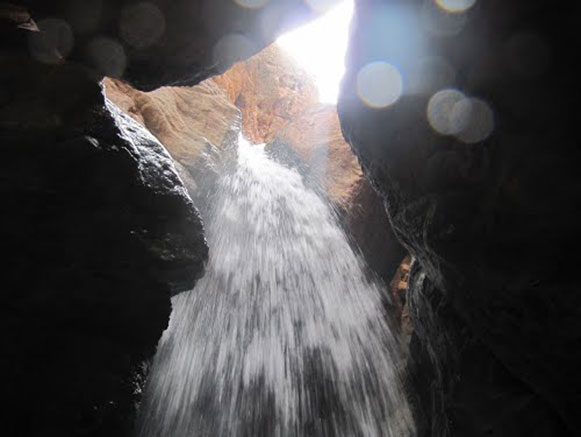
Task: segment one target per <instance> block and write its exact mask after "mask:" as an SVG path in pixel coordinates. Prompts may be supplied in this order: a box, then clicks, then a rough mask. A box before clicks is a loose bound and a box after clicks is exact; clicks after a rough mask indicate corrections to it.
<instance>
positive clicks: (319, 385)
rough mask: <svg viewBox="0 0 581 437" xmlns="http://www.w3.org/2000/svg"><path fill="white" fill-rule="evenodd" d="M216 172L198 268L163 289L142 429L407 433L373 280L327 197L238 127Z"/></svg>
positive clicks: (392, 350)
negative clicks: (193, 276) (184, 283)
mask: <svg viewBox="0 0 581 437" xmlns="http://www.w3.org/2000/svg"><path fill="white" fill-rule="evenodd" d="M218 184H219V187H218V189H217V193H216V196H215V199H214V202H213V207H212V211H211V212H210V213H209V214H207V215H208V217H207V219H206V227H207V229H206V230H207V238H208V242H209V245H210V259H209V262H208V266H207V271H206V275H205V276H204V277H203V278H202V279H201V280H200V281H199V282H198V284H197V285H196V287H195V289H194V290H192V291H190V292H189V293H185V294H182V295H179V296H177V297H175V298H174V301H173V304H174V311H173V314H172V318H171V321H170V326H169V328H168V329H167V331H166V332H165V333H164V335H163V337H162V339H161V341H160V344H159V349H158V352H157V355H156V356H155V359H154V362H153V364H152V368H151V372H150V375H149V380H148V383H147V387H146V390H145V394H144V400H143V402H142V406H141V411H140V420H139V425H138V428H139V434H140V436H142V437H154V436H155V437H158V436H159V437H161V436H163V437H193V436H212V437H214V436H249V437H254V436H265V437H266V436H268V437H271V436H349V437H351V436H388V437H408V436H411V435H413V434H414V430H413V424H412V420H411V415H410V412H409V408H408V405H407V402H406V399H405V396H404V394H403V392H402V388H401V383H400V380H399V377H398V375H397V372H396V365H397V362H398V361H399V358H398V353H399V352H398V347H397V345H396V341H395V339H394V338H393V336H392V334H391V333H390V331H389V328H388V326H387V325H386V323H385V315H384V314H383V313H382V305H381V303H380V291H379V289H378V287H377V286H376V285H375V284H374V283H373V282H370V281H369V280H368V279H367V278H366V277H365V274H364V272H363V268H362V267H363V266H362V263H361V260H360V259H359V258H358V256H357V255H356V254H355V253H354V252H353V250H352V249H351V247H350V246H349V243H348V240H347V238H346V236H345V234H344V233H343V231H342V230H341V228H340V227H339V225H338V224H337V222H336V220H335V217H334V214H333V212H332V209H331V207H330V206H329V205H328V204H327V203H326V202H325V201H324V200H323V199H321V198H320V197H319V196H318V195H317V194H315V192H314V191H312V190H310V189H307V188H306V187H305V186H304V184H303V181H302V179H301V176H300V175H299V174H298V173H297V172H296V171H294V170H290V169H287V168H285V167H283V166H281V165H279V164H278V163H276V162H274V161H272V160H271V159H269V157H268V156H267V155H266V153H265V151H264V147H263V146H252V145H249V144H248V143H247V142H246V141H245V140H244V139H241V140H240V144H239V148H238V166H237V168H236V169H235V170H234V171H233V172H230V173H229V174H226V175H224V176H223V177H222V178H221V179H220V181H219V182H218Z"/></svg>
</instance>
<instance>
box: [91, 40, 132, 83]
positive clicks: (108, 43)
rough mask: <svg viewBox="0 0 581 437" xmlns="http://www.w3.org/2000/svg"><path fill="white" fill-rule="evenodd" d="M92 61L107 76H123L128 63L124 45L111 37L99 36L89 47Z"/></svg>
mask: <svg viewBox="0 0 581 437" xmlns="http://www.w3.org/2000/svg"><path fill="white" fill-rule="evenodd" d="M87 54H88V56H89V59H90V61H91V63H92V64H93V65H94V66H95V67H96V68H97V69H98V70H99V71H100V72H101V73H103V74H104V75H105V76H110V77H121V76H122V75H123V72H124V71H125V67H126V65H127V58H126V56H125V50H124V49H123V46H122V45H121V44H119V43H118V42H117V41H114V40H112V39H110V38H104V37H97V38H95V39H93V40H92V41H91V42H90V43H89V45H88V48H87Z"/></svg>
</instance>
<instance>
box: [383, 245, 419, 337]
mask: <svg viewBox="0 0 581 437" xmlns="http://www.w3.org/2000/svg"><path fill="white" fill-rule="evenodd" d="M411 263H412V259H411V256H409V255H406V256H405V257H404V259H403V260H402V261H401V263H400V264H399V266H398V268H397V270H396V272H395V274H394V275H393V278H392V279H391V282H390V283H389V290H390V291H391V295H392V297H393V300H394V302H395V307H396V310H397V313H396V314H397V319H398V322H399V326H400V328H401V331H402V332H403V334H404V335H405V336H406V337H407V338H409V337H410V336H411V335H412V334H413V332H414V327H413V324H412V321H411V318H410V311H409V301H408V298H407V295H408V289H409V276H410V264H411Z"/></svg>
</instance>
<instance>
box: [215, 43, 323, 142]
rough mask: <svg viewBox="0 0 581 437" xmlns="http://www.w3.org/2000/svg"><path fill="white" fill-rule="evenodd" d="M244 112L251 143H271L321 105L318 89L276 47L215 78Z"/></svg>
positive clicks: (245, 126) (244, 125) (243, 121)
mask: <svg viewBox="0 0 581 437" xmlns="http://www.w3.org/2000/svg"><path fill="white" fill-rule="evenodd" d="M212 80H213V81H215V82H216V83H217V84H218V85H219V86H221V87H222V88H223V89H224V90H226V93H227V94H228V97H229V99H230V101H231V102H232V103H234V104H235V105H236V106H237V107H238V108H239V109H240V111H241V112H242V124H243V132H244V134H245V136H246V138H248V139H249V140H250V141H251V142H253V143H256V144H262V143H269V142H270V141H272V139H273V138H274V136H275V135H276V134H277V132H279V131H280V130H281V129H282V128H284V127H285V126H286V125H288V124H289V123H290V122H291V121H293V120H294V119H295V118H296V117H297V116H299V115H301V114H302V113H303V112H305V111H306V110H307V109H308V108H311V107H313V106H315V105H316V104H317V101H318V97H317V89H316V86H315V84H314V82H313V80H312V79H311V78H310V76H309V75H308V74H307V73H306V72H305V71H303V70H302V69H300V68H299V67H298V66H297V65H296V63H295V62H294V61H293V60H292V59H290V58H289V57H288V56H287V55H286V54H285V53H284V52H283V51H282V50H281V49H279V48H278V47H277V46H276V44H272V45H270V46H269V47H267V48H266V49H264V50H263V51H262V52H260V53H259V54H258V55H256V56H253V57H252V58H250V59H248V60H247V61H245V62H239V63H238V64H236V65H234V66H233V67H232V68H231V69H230V70H228V71H227V72H226V73H224V74H222V75H221V76H216V77H214V78H213V79H212Z"/></svg>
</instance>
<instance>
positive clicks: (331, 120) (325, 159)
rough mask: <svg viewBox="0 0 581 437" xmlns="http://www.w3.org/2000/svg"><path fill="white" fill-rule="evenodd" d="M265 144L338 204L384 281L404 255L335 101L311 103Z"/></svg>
mask: <svg viewBox="0 0 581 437" xmlns="http://www.w3.org/2000/svg"><path fill="white" fill-rule="evenodd" d="M267 150H269V152H270V153H271V154H272V155H273V156H274V157H275V158H277V159H280V160H282V161H283V162H284V163H286V164H291V165H293V166H295V167H296V168H297V169H298V170H299V172H300V173H301V174H303V176H304V177H305V180H306V181H307V183H309V184H311V185H312V186H313V187H314V188H315V189H317V190H319V191H320V192H321V194H322V195H324V196H325V197H327V198H328V199H329V200H330V201H331V203H332V204H333V205H334V206H335V208H336V210H337V213H338V217H339V219H340V220H341V222H342V224H343V225H344V227H345V228H346V230H347V233H348V235H349V236H350V237H351V238H352V240H353V242H354V243H355V245H356V246H357V247H358V248H359V249H360V250H361V252H362V255H363V257H364V258H365V260H366V261H367V264H368V265H369V267H370V268H371V269H372V270H373V271H374V272H376V273H377V274H378V275H379V276H380V277H381V278H382V279H383V280H384V281H385V282H386V283H387V282H389V281H390V280H391V278H392V275H393V273H394V271H395V269H396V268H397V265H398V264H399V261H400V260H401V258H402V256H403V249H402V247H401V245H400V244H399V242H398V241H397V239H396V238H395V236H394V234H393V231H392V230H391V226H390V224H389V220H388V218H387V215H386V213H385V210H384V208H383V202H382V200H381V198H380V197H379V196H377V194H375V192H374V191H373V189H372V188H371V186H370V185H369V183H368V182H367V179H366V178H365V176H364V175H363V173H362V171H361V167H360V166H359V163H358V162H357V158H356V157H355V155H354V154H353V152H352V150H351V148H350V147H349V145H348V144H347V143H346V142H345V140H344V139H343V134H342V133H341V127H340V125H339V119H338V116H337V111H336V108H335V106H334V105H324V104H317V105H313V106H311V107H308V108H307V110H306V111H303V112H302V113H301V114H300V115H298V116H297V117H296V118H295V119H294V120H293V121H292V122H290V124H288V125H287V126H286V127H285V128H283V129H282V130H280V131H279V132H277V133H276V136H275V137H274V139H273V141H272V142H271V143H269V144H268V145H267Z"/></svg>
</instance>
